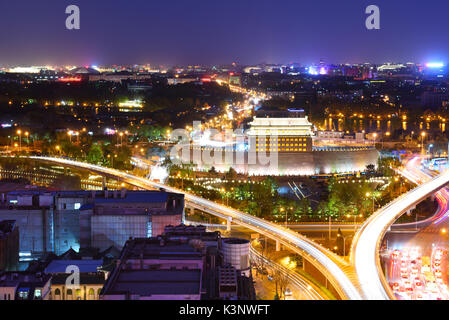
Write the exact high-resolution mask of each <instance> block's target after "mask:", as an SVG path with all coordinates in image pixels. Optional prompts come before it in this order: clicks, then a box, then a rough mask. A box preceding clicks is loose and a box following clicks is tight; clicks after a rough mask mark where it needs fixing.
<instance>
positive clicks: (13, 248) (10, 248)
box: [0, 220, 19, 271]
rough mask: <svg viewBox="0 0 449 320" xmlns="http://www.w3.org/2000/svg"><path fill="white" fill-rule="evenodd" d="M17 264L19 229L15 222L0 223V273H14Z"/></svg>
mask: <svg viewBox="0 0 449 320" xmlns="http://www.w3.org/2000/svg"><path fill="white" fill-rule="evenodd" d="M18 263H19V228H18V227H17V223H16V221H15V220H4V221H0V271H14V270H16V268H17V266H18Z"/></svg>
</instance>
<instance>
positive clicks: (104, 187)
mask: <svg viewBox="0 0 449 320" xmlns="http://www.w3.org/2000/svg"><path fill="white" fill-rule="evenodd" d="M101 182H102V185H101V187H102V188H103V190H106V177H105V176H103V179H102V180H101Z"/></svg>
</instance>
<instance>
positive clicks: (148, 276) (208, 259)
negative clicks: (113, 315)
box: [100, 225, 253, 300]
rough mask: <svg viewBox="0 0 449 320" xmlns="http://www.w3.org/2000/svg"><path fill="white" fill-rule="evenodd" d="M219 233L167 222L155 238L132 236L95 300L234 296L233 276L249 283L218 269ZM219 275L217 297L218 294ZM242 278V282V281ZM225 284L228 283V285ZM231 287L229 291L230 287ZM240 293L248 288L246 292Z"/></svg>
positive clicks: (219, 264)
mask: <svg viewBox="0 0 449 320" xmlns="http://www.w3.org/2000/svg"><path fill="white" fill-rule="evenodd" d="M221 242H222V241H221V237H220V233H219V232H205V228H204V227H202V226H199V227H186V226H183V225H181V226H177V227H173V226H169V227H167V228H166V232H164V234H163V235H162V236H160V237H157V238H154V237H153V238H147V239H132V240H129V241H127V242H126V245H125V247H124V248H123V250H122V254H121V257H120V259H119V260H118V262H117V266H116V267H115V269H114V271H113V272H112V274H111V276H110V277H109V278H108V280H107V282H106V284H105V286H104V288H103V290H102V292H101V295H100V299H103V300H125V299H137V300H200V299H219V298H229V297H230V296H233V297H235V298H237V297H238V296H239V292H238V290H237V280H236V281H233V280H232V279H231V274H232V271H229V270H230V268H231V269H233V270H234V272H235V277H236V278H237V277H241V278H245V279H244V280H241V282H242V283H245V285H244V287H245V288H246V287H248V286H251V285H252V284H251V282H250V281H249V278H246V277H243V276H242V275H240V274H238V273H237V272H236V270H235V268H233V267H231V266H229V267H226V268H225V269H222V270H221V278H220V276H219V274H220V271H219V270H220V269H218V268H219V267H224V265H223V255H222V253H221V251H220V248H221ZM219 278H220V279H221V284H222V292H223V295H220V294H219V283H220V281H219ZM245 281H246V282H245ZM230 287H232V288H231V289H232V290H231V289H230ZM234 289H235V290H234ZM245 292H253V290H246V291H245Z"/></svg>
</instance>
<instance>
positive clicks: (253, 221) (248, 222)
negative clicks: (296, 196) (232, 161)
mask: <svg viewBox="0 0 449 320" xmlns="http://www.w3.org/2000/svg"><path fill="white" fill-rule="evenodd" d="M25 158H28V159H32V160H36V161H45V162H50V163H55V164H59V165H63V166H67V167H73V168H78V169H85V170H89V171H91V172H95V173H98V174H102V175H105V176H109V177H111V178H114V179H117V180H119V181H122V182H126V183H128V184H130V185H134V186H136V187H139V188H142V189H165V190H167V191H170V192H177V193H183V194H184V195H185V201H186V205H187V206H189V207H193V208H197V209H199V210H202V211H204V212H207V213H210V214H212V215H214V216H217V217H219V218H222V219H225V220H227V221H228V223H229V224H230V223H231V222H233V223H236V224H239V225H242V226H244V227H247V228H249V229H251V230H253V231H255V232H258V233H260V234H263V235H265V236H266V237H268V238H270V239H274V240H275V241H277V242H279V243H280V244H282V245H284V246H285V247H287V248H289V249H290V250H292V251H293V252H295V253H297V254H300V255H302V256H303V257H304V259H305V260H307V261H308V262H309V263H310V264H311V265H313V266H314V267H315V268H316V269H317V270H318V271H320V272H321V273H322V274H323V275H325V277H326V279H327V281H329V283H330V284H331V286H332V287H333V288H334V289H335V290H336V292H337V293H338V295H339V296H340V297H341V298H342V299H350V300H360V299H362V296H361V295H360V293H359V288H358V287H357V279H356V275H355V273H354V270H353V268H351V266H350V265H349V264H348V263H347V262H346V261H344V260H343V259H342V258H341V257H339V256H337V255H336V254H334V253H332V252H330V251H329V250H327V249H325V248H323V247H322V246H320V245H319V244H317V243H315V242H314V241H312V240H310V239H307V238H306V237H304V236H301V235H300V234H298V233H297V232H294V231H293V230H290V229H287V228H284V227H282V226H280V225H278V224H275V223H272V222H269V221H266V220H264V219H260V218H257V217H254V216H252V215H249V214H246V213H244V212H241V211H238V210H235V209H233V208H230V207H227V206H224V205H221V204H217V203H215V202H213V201H209V200H206V199H203V198H201V197H198V196H195V195H192V194H190V193H187V192H185V191H182V190H179V189H176V188H173V187H169V186H167V185H164V184H160V183H157V182H154V181H151V180H148V179H145V178H141V177H137V176H134V175H131V174H129V173H126V172H122V171H118V170H115V169H111V168H105V167H102V166H97V165H93V164H89V163H86V162H79V161H73V160H69V159H64V158H53V157H37V156H29V157H25Z"/></svg>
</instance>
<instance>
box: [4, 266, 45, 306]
mask: <svg viewBox="0 0 449 320" xmlns="http://www.w3.org/2000/svg"><path fill="white" fill-rule="evenodd" d="M50 280H51V276H50V275H47V274H43V273H32V272H26V271H24V272H3V273H1V274H0V300H48V299H49V296H50V295H49V294H50Z"/></svg>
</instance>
